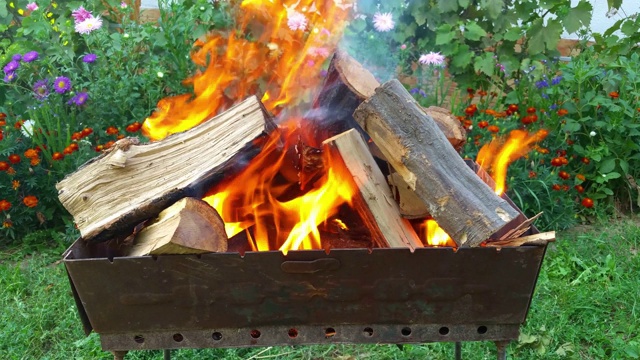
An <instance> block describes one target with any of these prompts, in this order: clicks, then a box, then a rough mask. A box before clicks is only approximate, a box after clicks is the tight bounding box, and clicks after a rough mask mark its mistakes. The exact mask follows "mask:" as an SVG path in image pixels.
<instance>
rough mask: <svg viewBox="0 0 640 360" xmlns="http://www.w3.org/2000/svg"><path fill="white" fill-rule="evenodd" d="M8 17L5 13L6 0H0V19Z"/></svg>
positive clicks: (7, 12) (6, 12)
mask: <svg viewBox="0 0 640 360" xmlns="http://www.w3.org/2000/svg"><path fill="white" fill-rule="evenodd" d="M7 15H9V11H7V0H0V17H2V18H5V17H7Z"/></svg>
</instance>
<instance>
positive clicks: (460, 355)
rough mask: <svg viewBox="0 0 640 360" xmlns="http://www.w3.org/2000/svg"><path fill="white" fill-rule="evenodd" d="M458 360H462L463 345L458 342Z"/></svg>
mask: <svg viewBox="0 0 640 360" xmlns="http://www.w3.org/2000/svg"><path fill="white" fill-rule="evenodd" d="M456 360H462V343H461V342H460V341H456Z"/></svg>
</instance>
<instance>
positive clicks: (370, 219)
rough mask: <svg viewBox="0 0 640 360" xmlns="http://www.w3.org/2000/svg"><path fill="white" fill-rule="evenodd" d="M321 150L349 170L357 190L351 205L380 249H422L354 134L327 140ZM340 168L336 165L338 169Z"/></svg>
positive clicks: (377, 169) (365, 149)
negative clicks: (337, 159)
mask: <svg viewBox="0 0 640 360" xmlns="http://www.w3.org/2000/svg"><path fill="white" fill-rule="evenodd" d="M324 148H325V149H326V151H328V152H329V153H330V156H332V157H338V158H339V159H340V160H342V163H343V165H344V166H345V167H346V168H347V169H348V170H349V172H350V173H351V176H352V177H353V180H354V181H355V183H356V187H357V189H358V195H357V196H355V197H354V198H352V200H351V202H352V204H353V207H354V208H355V209H356V211H357V212H358V213H359V214H360V215H361V216H362V218H363V220H364V222H365V224H366V225H367V228H368V229H369V230H370V231H371V238H372V240H373V241H374V242H375V243H377V244H378V245H379V246H380V247H408V248H410V249H412V250H413V249H415V248H418V247H422V243H421V242H420V239H419V238H418V236H417V234H416V233H415V231H414V230H413V228H412V227H411V224H410V223H409V221H408V220H406V219H403V218H402V217H401V216H400V210H399V208H398V205H397V204H396V202H395V201H394V199H393V195H392V194H391V190H390V189H389V186H388V185H387V183H386V181H385V177H384V175H383V174H382V172H381V171H380V169H379V168H378V165H377V164H376V162H375V160H374V159H373V156H372V155H371V153H370V152H369V148H368V146H367V144H366V143H365V142H364V139H362V136H361V135H360V134H359V133H358V132H357V131H356V130H353V129H352V130H349V131H347V132H344V133H342V134H340V135H337V136H334V137H332V138H329V139H327V140H326V141H325V142H324ZM338 166H340V165H338Z"/></svg>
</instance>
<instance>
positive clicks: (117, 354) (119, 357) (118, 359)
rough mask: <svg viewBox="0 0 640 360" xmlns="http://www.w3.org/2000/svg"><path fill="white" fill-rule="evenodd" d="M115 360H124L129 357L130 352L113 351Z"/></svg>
mask: <svg viewBox="0 0 640 360" xmlns="http://www.w3.org/2000/svg"><path fill="white" fill-rule="evenodd" d="M111 353H112V354H113V360H124V356H125V355H127V353H128V351H112V352H111Z"/></svg>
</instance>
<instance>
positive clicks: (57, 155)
mask: <svg viewBox="0 0 640 360" xmlns="http://www.w3.org/2000/svg"><path fill="white" fill-rule="evenodd" d="M51 158H52V159H53V160H62V159H64V155H62V154H61V153H59V152H57V151H56V152H54V153H53V155H52V156H51Z"/></svg>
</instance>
